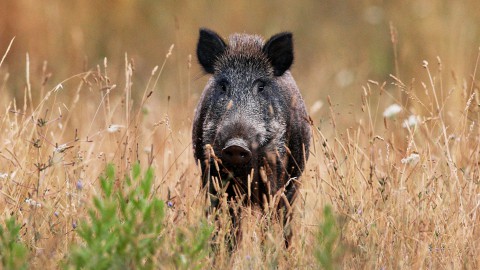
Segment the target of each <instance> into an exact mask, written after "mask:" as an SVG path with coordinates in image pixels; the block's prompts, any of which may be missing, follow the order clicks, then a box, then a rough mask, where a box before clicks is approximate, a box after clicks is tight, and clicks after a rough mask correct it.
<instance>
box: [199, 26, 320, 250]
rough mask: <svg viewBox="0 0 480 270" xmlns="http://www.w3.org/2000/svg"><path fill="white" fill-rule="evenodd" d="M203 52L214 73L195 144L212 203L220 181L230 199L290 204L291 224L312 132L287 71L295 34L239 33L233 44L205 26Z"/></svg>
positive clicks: (202, 102)
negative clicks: (266, 36) (292, 211)
mask: <svg viewBox="0 0 480 270" xmlns="http://www.w3.org/2000/svg"><path fill="white" fill-rule="evenodd" d="M197 57H198V61H199V63H200V65H201V66H202V68H203V70H204V71H205V72H206V73H208V74H211V75H212V76H211V78H210V79H209V81H208V83H207V85H206V86H205V89H204V91H203V94H202V96H201V98H200V101H199V103H198V105H197V108H196V111H195V117H194V121H193V131H192V139H193V150H194V156H195V159H196V160H197V161H199V162H200V164H201V169H202V179H203V181H202V183H203V185H204V186H205V187H207V189H208V193H209V194H208V195H209V196H210V198H211V203H212V207H217V205H218V198H216V195H217V192H218V190H216V189H218V186H220V187H221V188H224V190H225V191H224V192H225V193H226V194H227V197H228V200H229V201H231V200H234V201H236V202H240V203H241V204H242V205H245V204H246V205H252V206H259V207H261V208H262V209H271V208H272V205H273V204H275V206H274V207H276V209H279V210H280V209H285V210H286V211H285V212H283V217H284V222H286V221H287V219H289V218H290V215H291V211H290V205H291V204H292V203H293V201H294V199H295V194H296V191H297V188H298V185H299V179H298V178H299V177H300V175H301V174H302V172H303V170H304V168H305V163H306V161H307V159H308V155H309V145H310V136H311V131H310V124H309V117H308V116H307V113H306V110H305V104H304V101H303V99H302V96H301V94H300V91H299V90H298V87H297V85H296V83H295V80H294V79H293V77H292V75H291V73H290V71H289V69H290V67H291V65H292V63H293V59H294V54H293V39H292V34H291V33H289V32H284V33H279V34H276V35H274V36H272V37H271V38H270V39H269V40H267V41H266V42H265V41H264V40H263V39H262V37H260V36H258V35H249V34H233V35H231V36H230V37H229V41H228V44H227V43H226V42H225V41H224V40H223V39H222V38H221V37H220V36H219V35H218V34H217V33H215V32H213V31H211V30H209V29H200V37H199V40H198V44H197ZM214 178H215V179H214ZM214 180H215V181H216V182H215V181H214ZM215 183H217V184H215ZM215 186H216V187H217V188H215ZM231 213H232V214H233V211H231ZM234 223H238V221H234ZM237 225H238V224H237ZM234 226H235V225H234ZM288 235H289V233H287V238H289V237H288ZM287 240H288V239H287ZM287 245H288V243H287Z"/></svg>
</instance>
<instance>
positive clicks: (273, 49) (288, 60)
mask: <svg viewBox="0 0 480 270" xmlns="http://www.w3.org/2000/svg"><path fill="white" fill-rule="evenodd" d="M262 50H263V52H264V53H265V54H266V55H267V57H268V59H269V60H270V62H271V63H272V66H273V74H274V75H275V76H282V75H283V73H284V72H285V71H287V70H288V69H289V68H290V66H291V65H292V63H293V40H292V33H289V32H284V33H279V34H276V35H274V36H273V37H271V38H270V39H269V40H268V41H267V43H265V45H264V46H263V49H262Z"/></svg>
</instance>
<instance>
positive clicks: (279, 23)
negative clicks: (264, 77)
mask: <svg viewBox="0 0 480 270" xmlns="http://www.w3.org/2000/svg"><path fill="white" fill-rule="evenodd" d="M479 15H480V2H479V1H473V0H472V1H468V0H466V1H446V0H445V1H442V0H438V1H433V0H432V1H428V0H425V1H419V0H416V1H408V0H407V1H357V0H344V1H333V0H328V1H308V0H300V1H183V0H179V1H152V0H139V1H133V0H107V1H93V0H85V1H54V0H42V1H38V0H3V1H1V2H0V52H1V55H3V52H5V50H6V48H7V46H8V44H9V42H10V40H11V39H12V37H15V41H14V43H13V45H12V48H11V51H10V53H9V54H8V56H7V58H6V59H5V62H4V63H3V65H2V67H1V69H0V75H2V78H0V79H2V80H4V83H3V84H4V85H6V87H4V89H6V90H4V93H3V94H2V95H4V97H6V96H10V97H16V98H17V99H18V100H21V99H22V98H23V88H24V86H25V79H24V77H25V76H24V74H25V55H26V53H28V54H29V58H30V70H31V71H30V72H31V77H32V81H33V82H35V81H36V82H37V83H38V84H39V83H40V80H41V78H40V76H41V73H42V67H43V65H44V61H48V67H47V72H49V73H51V74H52V76H51V78H50V80H51V86H52V87H53V86H55V84H56V83H58V82H60V81H62V80H63V79H65V78H67V77H69V76H72V75H74V74H77V73H80V72H82V71H84V70H88V69H95V68H96V66H97V65H103V59H104V58H105V57H107V58H108V62H109V67H111V69H110V76H112V77H114V78H113V79H118V80H119V81H121V80H122V78H123V76H124V65H125V64H124V62H125V53H127V54H128V58H129V59H133V61H134V63H135V66H134V68H135V73H134V74H135V75H134V81H133V83H134V86H133V87H134V89H135V88H136V89H138V92H140V93H143V89H144V86H145V85H146V81H147V80H148V78H149V77H150V74H151V71H152V69H153V68H154V67H155V66H156V65H161V64H162V62H163V61H164V59H165V54H166V53H167V51H168V49H169V47H170V46H171V45H172V44H174V45H175V47H174V50H173V54H172V56H171V58H169V59H168V61H167V64H166V66H165V70H164V73H163V74H162V77H161V79H160V81H159V84H158V89H159V91H158V93H155V96H154V98H155V99H158V100H165V99H166V98H167V97H168V96H171V102H176V101H177V102H181V103H183V102H187V103H188V105H189V106H192V111H193V103H194V102H188V100H190V97H189V96H190V93H191V94H192V99H193V101H195V100H196V98H198V95H199V94H200V93H201V90H202V89H203V85H204V83H205V80H206V78H207V76H204V74H203V73H202V71H201V70H200V68H199V66H198V64H197V60H196V58H195V45H196V40H197V37H198V29H199V27H208V28H211V29H213V30H215V31H217V32H218V33H220V34H221V35H222V36H224V37H227V36H228V35H229V34H231V33H233V32H247V33H257V34H260V35H263V36H265V37H266V38H268V37H269V36H271V35H273V34H275V33H277V32H280V31H291V32H293V33H294V38H295V51H296V61H295V64H294V66H293V74H294V76H295V78H296V80H297V83H298V85H299V86H300V89H301V91H302V93H303V95H304V97H305V99H306V103H307V106H309V107H310V106H312V105H313V104H314V103H315V102H317V101H319V100H320V101H322V102H324V103H325V102H326V97H327V95H330V97H331V100H332V102H333V104H334V105H336V104H338V105H337V106H338V107H339V108H349V104H350V103H354V104H358V103H359V102H360V95H361V93H362V92H363V90H362V85H366V83H367V80H369V79H371V80H375V81H379V82H383V81H387V82H391V81H392V79H391V78H390V77H389V74H394V75H396V76H398V77H399V78H400V79H402V80H403V81H404V82H406V83H410V81H411V80H412V78H415V79H416V81H417V82H419V81H427V80H428V79H427V77H426V74H425V72H424V71H423V68H422V61H423V60H427V61H428V62H429V63H431V65H432V66H435V65H436V63H437V60H436V57H437V56H439V57H440V58H441V59H442V64H443V69H444V71H445V72H450V71H454V72H455V74H458V76H459V79H460V80H463V79H465V80H469V76H470V75H471V74H472V73H473V69H474V65H475V60H476V57H477V54H478V47H479V45H480V16H479ZM390 26H393V28H394V29H395V31H396V33H397V34H396V38H397V40H398V43H397V44H396V47H397V54H398V57H397V60H398V65H397V66H398V68H396V65H395V61H394V59H395V57H394V49H393V48H394V45H393V44H392V35H391V27H390ZM189 55H192V68H191V69H190V68H189ZM6 73H9V79H8V80H7V81H6V82H5V74H6ZM447 77H449V76H447ZM445 83H448V79H447V81H445ZM389 88H393V87H391V86H390V84H387V89H389ZM419 88H421V87H419ZM420 90H421V91H422V92H423V90H422V89H420ZM391 91H392V95H393V96H398V93H396V92H395V90H394V89H393V90H391ZM385 102H386V103H388V101H385ZM326 113H328V110H326V109H325V106H324V107H323V108H322V109H320V110H319V111H317V112H315V113H314V115H312V116H313V117H314V118H315V117H319V118H321V115H322V114H326Z"/></svg>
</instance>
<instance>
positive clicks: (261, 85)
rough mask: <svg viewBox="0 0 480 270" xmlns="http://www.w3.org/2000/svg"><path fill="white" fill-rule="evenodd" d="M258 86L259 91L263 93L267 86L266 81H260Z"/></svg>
mask: <svg viewBox="0 0 480 270" xmlns="http://www.w3.org/2000/svg"><path fill="white" fill-rule="evenodd" d="M256 84H257V91H258V92H262V91H263V90H264V89H265V86H266V84H267V83H266V82H264V81H261V80H258V81H257V82H256Z"/></svg>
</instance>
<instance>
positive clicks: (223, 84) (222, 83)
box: [218, 80, 228, 92]
mask: <svg viewBox="0 0 480 270" xmlns="http://www.w3.org/2000/svg"><path fill="white" fill-rule="evenodd" d="M218 86H219V87H220V89H222V91H223V92H227V88H228V82H227V81H224V80H221V81H220V82H218Z"/></svg>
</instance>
